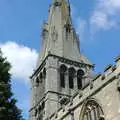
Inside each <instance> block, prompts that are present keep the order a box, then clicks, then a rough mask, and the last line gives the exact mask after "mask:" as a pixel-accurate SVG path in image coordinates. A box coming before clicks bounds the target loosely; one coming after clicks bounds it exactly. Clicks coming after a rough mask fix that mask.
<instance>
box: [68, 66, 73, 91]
mask: <svg viewBox="0 0 120 120" xmlns="http://www.w3.org/2000/svg"><path fill="white" fill-rule="evenodd" d="M68 73H69V88H71V89H73V88H74V77H75V69H74V68H69V70H68Z"/></svg>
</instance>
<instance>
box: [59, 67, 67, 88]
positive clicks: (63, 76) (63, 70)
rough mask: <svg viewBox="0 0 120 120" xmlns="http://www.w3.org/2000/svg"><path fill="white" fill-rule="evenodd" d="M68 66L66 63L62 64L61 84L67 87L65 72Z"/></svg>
mask: <svg viewBox="0 0 120 120" xmlns="http://www.w3.org/2000/svg"><path fill="white" fill-rule="evenodd" d="M66 70H67V67H66V66H65V65H61V66H60V86H61V87H63V88H65V73H66Z"/></svg>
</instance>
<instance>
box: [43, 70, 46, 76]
mask: <svg viewBox="0 0 120 120" xmlns="http://www.w3.org/2000/svg"><path fill="white" fill-rule="evenodd" d="M43 77H44V78H46V68H44V69H43Z"/></svg>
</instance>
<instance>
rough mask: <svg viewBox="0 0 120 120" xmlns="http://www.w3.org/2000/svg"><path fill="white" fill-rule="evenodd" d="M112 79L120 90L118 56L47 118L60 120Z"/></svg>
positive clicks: (119, 58)
mask: <svg viewBox="0 0 120 120" xmlns="http://www.w3.org/2000/svg"><path fill="white" fill-rule="evenodd" d="M113 81H117V84H116V90H118V91H120V84H119V83H120V56H118V57H117V58H116V59H115V65H111V64H109V65H107V66H106V67H105V69H104V72H103V73H99V74H97V75H96V76H95V77H94V78H93V79H92V80H91V82H90V84H89V85H88V86H86V87H85V88H83V89H82V90H80V91H76V93H75V94H74V96H73V98H71V99H69V101H68V102H67V104H66V105H62V106H61V108H60V109H59V110H58V111H56V112H55V113H53V114H52V115H51V116H49V118H47V120H62V119H63V118H65V117H66V116H67V115H68V114H73V111H74V110H75V109H76V108H78V107H79V106H80V105H81V104H82V103H83V101H85V100H87V99H88V98H91V97H92V96H93V95H95V94H96V93H98V92H99V91H100V90H102V89H103V88H105V87H106V86H108V85H109V84H110V83H112V82H113Z"/></svg>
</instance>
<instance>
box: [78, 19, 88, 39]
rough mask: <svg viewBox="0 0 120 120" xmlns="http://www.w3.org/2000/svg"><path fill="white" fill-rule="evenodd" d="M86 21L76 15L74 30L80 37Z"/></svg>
mask: <svg viewBox="0 0 120 120" xmlns="http://www.w3.org/2000/svg"><path fill="white" fill-rule="evenodd" d="M86 24H87V23H86V21H85V20H83V19H81V18H80V17H78V18H77V19H76V32H77V33H78V34H79V35H80V38H82V36H83V34H84V30H85V26H86Z"/></svg>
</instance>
